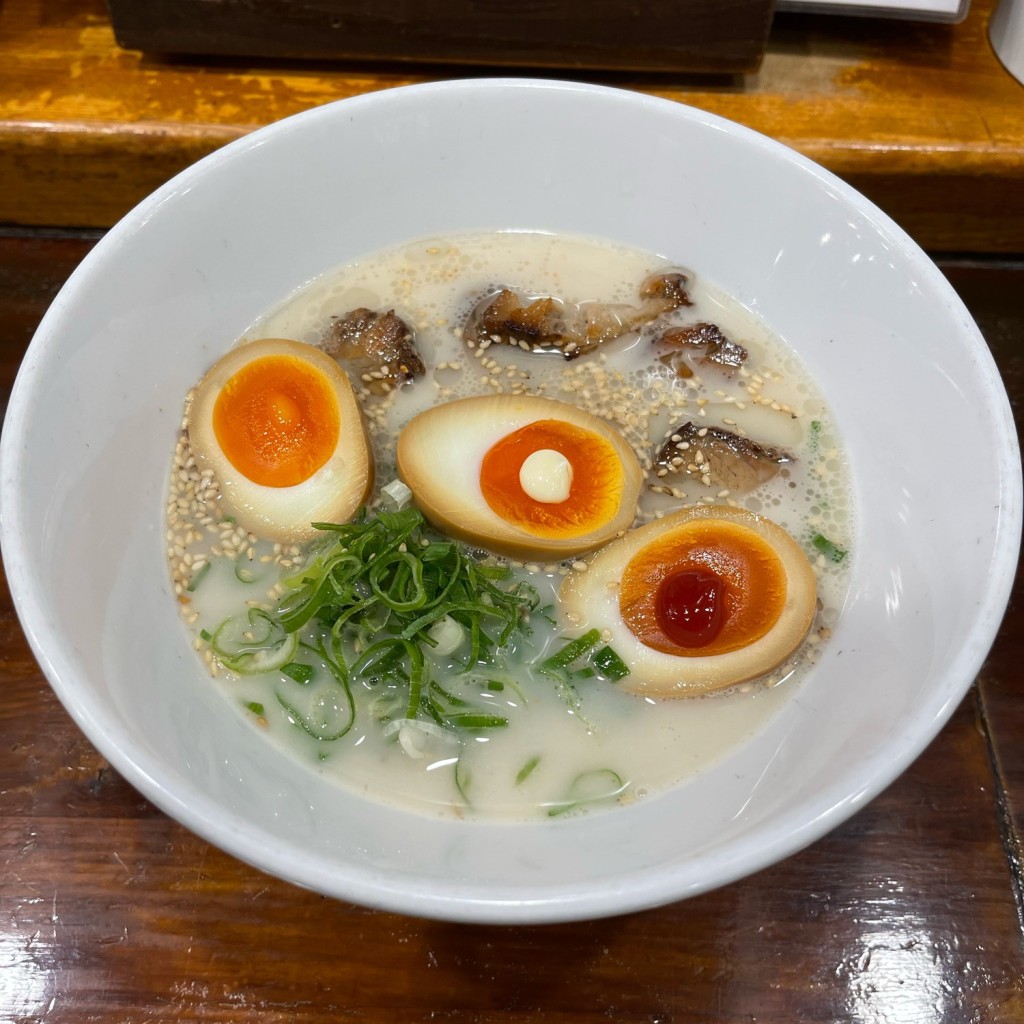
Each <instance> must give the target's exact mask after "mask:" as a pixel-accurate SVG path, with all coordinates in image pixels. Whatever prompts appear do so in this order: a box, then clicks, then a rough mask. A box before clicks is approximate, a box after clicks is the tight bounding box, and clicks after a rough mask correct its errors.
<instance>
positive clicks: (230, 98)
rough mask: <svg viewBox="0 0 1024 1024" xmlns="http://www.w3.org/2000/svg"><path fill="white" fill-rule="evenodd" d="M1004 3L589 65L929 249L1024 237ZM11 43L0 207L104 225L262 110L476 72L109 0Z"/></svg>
mask: <svg viewBox="0 0 1024 1024" xmlns="http://www.w3.org/2000/svg"><path fill="white" fill-rule="evenodd" d="M993 3H994V0H974V3H973V4H972V5H971V12H970V15H969V17H968V19H967V20H966V21H965V22H964V23H963V24H962V25H957V26H949V25H926V24H907V23H893V22H884V21H883V22H879V21H877V20H870V21H867V22H861V21H858V20H856V19H835V18H832V19H829V18H822V17H808V16H795V15H789V16H785V17H782V16H780V17H778V18H777V20H776V23H775V26H774V28H773V31H772V35H771V38H770V40H769V46H768V51H767V53H766V56H765V59H764V62H763V64H762V67H761V69H760V71H759V72H758V73H757V74H753V75H748V76H717V77H711V78H708V77H701V76H692V75H691V76H688V75H660V76H659V75H638V74H632V73H622V74H604V75H590V76H589V78H590V79H591V80H594V81H601V82H606V83H609V84H614V85H619V86H623V87H626V88H631V89H637V90H640V91H643V92H646V93H650V94H652V95H659V96H663V97H666V98H668V99H671V100H674V101H677V102H682V103H688V104H691V105H694V106H697V107H700V108H703V109H705V110H708V111H711V112H712V113H717V114H721V115H723V116H726V117H729V118H731V119H733V120H736V121H738V122H740V123H742V124H745V125H748V126H750V127H752V128H754V129H756V130H758V131H761V132H763V133H765V134H767V135H770V136H772V137H774V138H777V139H779V140H781V141H783V142H785V143H787V144H789V145H791V146H793V147H794V148H796V149H797V150H799V151H800V152H802V153H804V154H806V155H807V156H809V157H811V158H812V159H815V160H817V161H819V162H821V163H822V164H823V165H824V166H826V167H828V168H829V169H831V170H833V171H835V172H836V173H838V174H839V175H840V176H842V177H844V178H846V179H847V180H849V181H850V182H851V183H853V184H854V185H855V186H856V187H858V188H860V189H862V190H863V191H864V192H865V194H867V195H868V197H869V198H872V199H874V200H876V201H877V202H879V204H880V205H882V207H883V208H884V209H886V211H887V212H889V213H890V214H892V215H893V216H894V217H895V219H896V220H897V221H898V222H899V223H900V224H901V225H903V226H904V227H905V228H906V229H907V230H909V231H910V232H911V234H912V235H913V236H914V237H915V238H916V239H917V240H918V241H919V242H921V244H923V245H924V246H926V247H928V248H930V249H945V250H949V249H957V250H964V251H979V252H985V251H987V252H999V251H1002V252H1013V251H1024V103H1022V98H1024V91H1022V87H1021V86H1020V85H1019V83H1017V82H1016V81H1015V80H1014V79H1013V78H1011V77H1010V76H1009V75H1008V74H1007V73H1006V72H1005V70H1004V69H1003V68H1002V66H1001V65H1000V64H999V62H998V61H997V60H996V58H995V56H994V55H993V54H992V52H991V48H990V46H989V44H988V40H987V36H986V25H987V20H988V17H989V15H990V13H991V9H992V6H993ZM0 58H2V59H0V222H2V221H8V222H13V223H20V224H80V225H95V226H105V225H109V224H111V223H112V222H113V221H114V220H116V219H117V218H118V217H120V216H121V215H122V214H123V213H124V212H125V211H127V210H128V209H129V208H130V207H131V206H132V205H133V204H134V203H136V202H137V201H138V200H140V199H141V198H142V197H143V196H145V195H146V194H148V193H149V192H150V191H152V189H153V188H155V187H156V186H158V185H159V184H161V183H162V182H163V181H165V180H167V179H168V178H169V177H171V176H172V175H173V174H174V173H176V172H177V171H179V170H181V169H182V168H184V167H186V166H188V165H189V164H190V163H192V162H194V161H195V160H196V159H198V158H199V157H201V156H203V155H204V154H206V153H209V152H212V151H213V150H214V149H216V148H218V147H219V146H221V145H223V144H224V143H225V142H227V141H230V140H232V139H235V138H238V137H240V136H242V135H244V134H245V133H246V132H248V131H250V130H252V129H253V128H255V127H257V126H260V125H264V124H267V123H269V122H271V121H274V120H277V119H279V118H281V117H285V116H287V115H289V114H293V113H296V112H298V111H301V110H305V109H308V108H309V107H312V106H316V105H319V104H322V103H325V102H328V101H330V100H334V99H339V98H344V97H346V96H354V95H361V94H364V93H367V92H370V91H374V90H378V89H386V88H392V87H395V86H399V85H405V84H412V83H416V82H424V81H431V80H435V79H437V78H445V77H458V76H460V75H465V74H467V71H466V70H465V69H453V68H445V67H441V68H434V67H432V68H429V69H427V68H425V67H424V66H423V65H415V64H411V65H410V64H397V63H396V64H391V65H385V64H369V65H366V64H354V63H344V62H339V63H324V62H320V63H301V64H300V63H287V62H276V63H275V62H271V61H262V62H260V61H246V60H241V59H238V60H227V59H225V60H221V61H208V62H200V61H196V60H189V59H177V60H175V59H170V58H167V59H159V58H156V57H152V56H144V55H143V54H141V53H139V52H138V51H131V50H122V49H120V48H119V47H118V46H117V44H116V42H115V40H114V36H113V32H112V30H111V26H110V22H109V19H108V17H107V14H106V10H105V8H104V6H103V3H102V0H48V2H47V3H43V2H42V0H14V2H8V3H6V4H4V5H3V6H2V7H0ZM469 73H477V72H475V71H474V72H469ZM565 74H566V75H567V76H568V77H572V78H580V77H587V76H584V75H581V73H580V72H578V70H576V69H571V68H567V69H565ZM611 143H612V144H614V140H611Z"/></svg>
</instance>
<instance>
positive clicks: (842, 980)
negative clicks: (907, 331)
mask: <svg viewBox="0 0 1024 1024" xmlns="http://www.w3.org/2000/svg"><path fill="white" fill-rule="evenodd" d="M993 5H994V0H974V2H973V4H972V7H971V12H970V15H969V17H968V19H967V20H966V21H965V22H964V23H963V24H962V25H958V26H948V25H946V26H943V25H920V24H919V25H913V24H900V23H895V22H891V23H888V22H878V21H875V20H871V21H859V20H854V21H847V20H845V19H839V20H836V19H828V18H813V17H806V16H803V17H796V16H790V17H786V18H780V19H778V20H777V23H776V27H775V29H774V30H773V33H772V38H771V41H770V44H769V50H768V53H767V55H766V58H765V61H764V65H763V67H762V69H761V71H760V72H759V73H758V74H756V75H751V76H746V77H735V78H708V77H703V78H696V77H693V76H685V75H682V76H666V75H662V76H657V77H654V76H647V77H645V76H635V75H632V76H631V75H617V76H610V75H605V76H598V75H592V76H589V77H591V78H592V79H593V80H597V81H605V82H609V83H611V84H617V85H622V86H625V87H628V88H635V89H640V90H643V91H646V92H649V93H652V94H657V95H661V96H665V97H667V98H669V99H674V100H679V101H682V102H687V103H692V104H694V105H697V106H700V107H703V108H705V109H707V110H711V111H713V112H716V113H720V114H723V115H725V116H727V117H731V118H733V119H735V120H738V121H741V122H743V123H745V124H748V125H750V126H752V127H754V128H756V129H758V130H760V131H763V132H766V133H767V134H769V135H772V136H774V137H776V138H779V139H781V140H782V141H784V142H787V143H789V144H791V145H793V146H795V147H796V148H797V149H800V150H801V151H802V152H804V153H806V154H808V155H809V156H811V157H813V158H814V159H816V160H819V161H820V162H822V163H823V164H825V165H826V166H828V167H829V168H831V169H832V170H834V171H836V172H837V173H839V174H841V175H842V176H844V177H846V178H847V179H848V180H849V181H851V182H852V183H854V184H855V185H857V186H858V187H859V188H861V189H862V190H863V191H865V192H866V193H867V194H868V195H869V196H870V197H872V198H874V199H875V200H876V201H878V202H879V203H880V205H882V206H883V208H884V209H886V210H887V211H888V212H890V213H891V214H892V215H893V216H894V217H896V219H897V220H898V221H899V222H900V223H901V224H902V225H903V226H904V227H906V228H907V229H908V230H909V231H911V233H912V234H914V235H915V237H917V238H918V240H919V241H921V242H922V244H924V245H925V246H926V247H928V248H929V249H930V251H932V252H943V251H944V252H947V253H949V252H960V253H963V252H971V253H976V254H978V253H983V254H990V255H989V257H988V258H987V259H977V258H972V259H967V258H963V257H960V258H957V259H951V258H947V259H944V260H942V261H941V265H942V267H943V269H944V270H945V272H946V273H947V275H948V276H949V278H950V280H951V281H952V282H953V284H954V286H955V287H956V288H957V289H958V291H959V292H960V294H961V295H962V296H963V298H964V300H965V301H966V302H967V304H968V306H969V307H970V308H971V310H972V312H973V313H974V314H975V316H976V317H977V319H978V321H979V323H980V325H981V327H982V330H983V331H984V333H985V335H986V338H987V339H988V341H989V343H990V345H991V347H992V349H993V352H994V353H995V356H996V359H997V361H998V363H999V366H1000V368H1001V370H1002V373H1003V375H1004V379H1005V380H1006V383H1007V387H1008V389H1009V391H1010V395H1011V398H1012V399H1013V402H1014V408H1015V410H1016V411H1017V413H1018V415H1020V407H1021V405H1020V404H1021V402H1022V401H1024V306H1022V304H1021V301H1020V295H1021V294H1022V293H1024V261H1022V260H1021V259H1020V254H1021V253H1024V86H1021V85H1020V84H1018V83H1017V82H1015V81H1014V80H1013V79H1012V78H1010V76H1009V75H1007V74H1006V72H1005V71H1004V70H1003V69H1002V67H1001V66H1000V65H999V64H998V62H997V61H996V60H995V58H994V56H993V55H992V53H991V51H990V49H989V47H988V43H987V39H986V34H985V32H986V26H987V21H988V18H989V16H990V15H991V11H992V8H993ZM473 73H480V69H466V68H437V67H423V66H405V65H395V66H392V67H386V68H385V67H369V66H363V65H358V64H355V63H350V64H347V65H330V66H327V65H322V64H321V65H296V64H285V63H282V62H278V63H273V62H263V63H261V64H255V63H251V62H245V61H222V62H219V63H216V62H200V61H196V60H192V61H188V60H173V59H169V58H160V57H156V56H152V55H143V54H140V53H136V52H132V51H122V50H120V49H119V48H118V47H117V46H116V43H115V42H114V39H113V34H112V31H111V28H110V24H109V20H108V18H107V16H106V12H105V8H104V5H103V2H102V0H0V224H8V225H27V226H28V227H26V228H25V229H23V230H21V229H19V228H16V227H8V228H7V229H4V228H2V227H0V403H2V405H0V411H2V410H3V409H5V408H6V401H7V396H8V394H9V392H10V388H11V384H12V382H13V379H14V375H15V372H16V370H17V367H18V365H19V363H20V361H21V358H22V355H23V353H24V350H25V346H26V345H27V343H28V340H29V338H30V337H31V334H32V331H33V330H34V327H35V325H36V323H37V322H38V320H39V318H40V316H41V315H42V313H43V311H44V309H45V307H46V305H47V304H48V302H49V301H50V299H51V298H52V296H53V295H54V294H55V292H56V290H57V289H58V288H59V286H60V285H61V284H62V282H63V281H64V279H65V278H66V277H67V275H68V274H69V273H70V272H71V270H72V269H73V268H74V266H75V265H76V264H77V262H78V261H79V260H80V259H81V258H82V257H83V256H84V255H85V254H86V252H87V251H88V250H89V248H90V246H91V244H92V241H93V238H94V237H95V236H91V235H89V234H88V233H81V232H79V233H75V232H67V231H63V230H54V231H46V230H39V228H40V226H43V227H44V228H45V227H46V226H64V225H68V224H71V225H77V226H96V227H103V226H107V225H109V224H111V223H112V222H113V221H114V220H116V219H117V217H119V216H120V215H121V214H122V213H124V212H125V211H126V210H127V209H128V208H129V207H130V206H131V205H133V204H134V203H135V202H136V201H137V200H138V199H140V198H141V197H142V196H143V195H145V194H146V193H147V192H149V191H150V190H151V189H153V188H155V187H156V186H158V185H159V184H161V183H162V182H163V181H165V180H166V179H167V178H168V177H170V176H171V175H172V174H174V173H175V172H176V171H178V170H180V169H181V168H183V167H184V166H186V165H188V164H189V163H191V162H192V161H194V160H195V159H197V158H199V157H201V156H203V155H205V154H206V153H209V152H211V151H212V150H213V149H215V148H216V147H217V146H219V145H221V144H223V143H225V142H228V141H231V140H232V139H235V138H238V137H239V136H241V135H243V134H244V133H246V132H248V131H250V130H252V129H253V128H255V127H258V126H259V125H261V124H265V123H267V122H268V121H271V120H275V119H277V118H279V117H282V116H286V115H287V114H290V113H294V112H296V111H298V110H301V109H305V108H307V107H309V106H313V105H315V104H318V103H323V102H326V101H328V100H330V99H334V98H337V97H343V96H350V95H356V94H359V93H363V92H368V91H371V90H374V89H380V88H388V87H392V86H397V85H402V84H407V83H413V82H419V81H427V80H431V79H434V78H442V77H452V76H454V75H462V74H473ZM573 77H581V76H579V75H574V76H573ZM1000 253H1002V254H1017V258H1016V259H1014V258H1002V259H995V258H993V257H992V256H991V254H1000ZM1018 425H1019V421H1018ZM1021 598H1022V595H1021V590H1020V587H1019V586H1018V588H1017V589H1016V590H1015V592H1014V596H1013V599H1012V601H1011V605H1010V608H1009V611H1008V613H1007V618H1006V621H1005V622H1004V624H1003V628H1002V630H1001V632H1000V635H999V638H998V640H997V643H996V645H995V647H994V649H993V651H992V653H991V656H990V657H989V659H988V661H987V663H986V664H985V666H984V669H983V671H982V672H981V674H980V676H979V678H978V680H977V681H976V683H975V685H974V686H973V687H972V689H971V691H970V692H969V694H968V696H967V697H966V699H965V700H964V702H963V704H962V706H961V707H960V708H959V709H958V711H957V712H956V714H955V715H954V716H953V718H952V720H951V721H950V722H949V724H948V725H947V726H946V728H944V729H943V730H942V732H941V733H940V734H939V736H938V737H937V738H936V739H935V741H934V742H933V743H932V745H931V746H930V747H929V749H928V750H927V751H926V752H925V753H924V754H923V755H922V757H921V758H920V759H919V760H918V761H917V763H915V764H914V765H913V766H912V767H911V769H910V770H908V771H907V772H906V773H905V774H904V775H903V776H902V777H901V778H900V779H898V780H897V781H896V782H895V783H894V784H893V785H892V786H891V787H890V788H889V789H888V790H887V791H886V792H885V793H883V794H882V795H881V796H880V797H878V798H877V799H876V800H875V801H874V802H873V803H872V804H870V805H869V806H868V807H867V808H866V809H864V810H863V811H861V812H860V813H859V814H858V815H857V816H856V817H854V818H853V819H851V820H850V821H849V822H847V823H846V824H845V825H843V826H842V827H840V828H838V829H837V830H836V831H834V832H833V833H831V834H830V835H828V836H827V837H825V838H824V839H822V840H820V841H819V842H817V843H816V844H814V845H813V846H812V847H810V848H809V849H807V850H805V851H804V852H802V853H800V854H798V855H796V856H794V857H792V858H790V859H789V860H787V861H785V862H783V863H781V864H779V865H776V866H774V867H772V868H769V869H766V870H764V871H762V872H761V873H759V874H758V875H756V876H754V877H751V878H748V879H745V880H743V881H740V882H737V883H735V884H733V885H730V886H728V887H725V888H723V889H720V890H718V891H716V892H712V893H709V894H706V895H704V896H700V897H697V898H695V899H692V900H689V901H686V902H682V903H677V904H674V905H671V906H668V907H664V908H662V909H659V910H652V911H647V912H644V913H639V914H635V915H629V916H624V917H619V918H615V919H610V920H605V921H599V922H593V923H581V924H566V925H554V926H547V927H536V928H527V927H470V926H462V925H454V924H440V923H436V922H426V921H420V920H414V919H409V918H404V917H400V916H396V915H392V914H385V913H380V912H374V911H370V910H365V909H361V908H359V907H354V906H350V905H347V904H343V903H338V902H334V901H331V900H326V899H323V898H321V897H318V896H315V895H312V894H310V893H308V892H304V891H301V890H299V889H296V888H294V887H292V886H290V885H288V884H286V883H283V882H279V881H276V880H274V879H271V878H269V877H266V876H264V875H262V874H260V873H259V872H257V871H255V870H254V869H252V868H249V867H247V866H245V865H243V864H240V863H239V862H237V861H235V860H233V859H232V858H231V857H229V856H227V855H225V854H223V853H221V852H219V851H218V850H216V849H214V848H212V847H210V846H209V845H208V844H207V843H205V842H204V841H202V840H200V839H198V838H197V837H195V836H194V835H192V834H190V833H188V832H187V831H185V830H184V829H182V828H181V827H180V826H178V825H177V824H175V823H174V822H173V821H171V820H169V819H168V818H167V817H165V816H164V815H163V814H162V813H161V812H159V811H158V810H156V809H155V808H154V807H152V806H151V805H150V804H149V803H147V802H146V801H145V800H144V799H142V797H140V796H139V795H138V793H136V792H135V791H134V790H133V789H132V788H131V787H130V786H129V785H127V784H126V783H125V782H124V781H123V780H122V779H121V778H119V777H118V776H117V774H116V773H115V772H113V771H112V770H111V768H110V767H109V766H108V765H107V764H106V763H105V762H104V760H103V759H102V758H101V757H100V756H99V755H98V754H97V753H96V751H95V750H94V749H93V748H92V747H91V745H90V744H89V743H88V742H87V741H86V740H85V739H84V737H83V736H82V735H81V734H80V733H79V732H78V730H77V729H76V727H75V726H74V725H73V723H72V722H71V720H70V719H69V717H68V716H67V714H66V713H65V712H64V710H63V709H62V707H61V706H60V704H59V703H58V702H57V700H56V698H55V697H54V696H53V694H52V692H51V691H50V689H49V687H48V685H47V684H46V682H45V680H44V679H43V677H42V675H41V673H40V670H39V668H38V666H37V665H36V663H35V661H34V659H33V657H32V655H31V653H30V651H29V648H28V645H27V643H26V640H25V638H24V636H23V634H22V631H21V629H20V626H19V625H18V622H17V619H16V617H15V613H14V610H13V607H12V602H11V598H10V594H9V591H8V589H7V586H6V579H3V580H2V582H0V1022H4V1024H6V1022H17V1024H20V1022H42V1021H56V1022H64V1021H67V1022H73V1024H78V1022H100V1024H106V1022H118V1024H129V1022H133V1024H141V1022H145V1021H197V1022H198V1021H203V1022H210V1021H214V1022H242V1021H245V1022H248V1021H253V1020H259V1021H266V1022H270V1024H275V1022H286V1021H287V1022H292V1021H299V1022H327V1021H331V1022H353V1024H355V1022H371V1024H384V1022H403V1024H405V1022H419V1021H424V1022H425V1021H455V1022H473V1024H487V1022H499V1021H501V1022H506V1021H507V1022H510V1024H511V1022H536V1024H584V1022H588V1024H589V1022H598V1021H600V1022H604V1024H606V1022H608V1021H612V1022H629V1024H714V1022H728V1024H732V1022H751V1024H753V1022H761V1024H763V1022H773V1024H793V1022H797V1021H808V1022H816V1024H820V1022H833V1021H835V1022H839V1021H842V1022H847V1021H848V1022H851V1024H853V1022H856V1024H918V1022H920V1024H934V1022H943V1024H945V1022H948V1024H960V1022H980V1024H988V1022H998V1024H1002V1022H1006V1024H1020V1022H1022V1021H1024V847H1022V836H1024V671H1022V669H1021V667H1020V666H1021V665H1022V664H1024V604H1022V600H1021Z"/></svg>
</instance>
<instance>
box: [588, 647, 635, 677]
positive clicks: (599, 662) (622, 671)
mask: <svg viewBox="0 0 1024 1024" xmlns="http://www.w3.org/2000/svg"><path fill="white" fill-rule="evenodd" d="M590 660H591V662H592V663H593V665H594V668H596V669H597V671H598V672H600V673H601V675H603V676H604V677H605V679H610V680H612V682H618V681H619V680H620V679H625V677H626V676H628V675H629V666H628V665H627V664H626V663H625V662H624V661H623V660H622V659H621V658H620V657H619V656H618V654H616V653H615V651H614V650H612V648H611V647H608V646H605V647H602V648H601V649H600V650H599V651H595V652H594V654H593V656H592V657H591V659H590Z"/></svg>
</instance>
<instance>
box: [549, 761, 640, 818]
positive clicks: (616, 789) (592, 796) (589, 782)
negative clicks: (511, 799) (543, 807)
mask: <svg viewBox="0 0 1024 1024" xmlns="http://www.w3.org/2000/svg"><path fill="white" fill-rule="evenodd" d="M628 785H629V784H628V783H627V782H623V780H622V776H621V775H619V774H618V772H614V771H612V770H611V768H598V769H596V770H595V771H591V772H583V773H582V774H581V775H577V776H576V778H575V779H573V781H572V785H571V786H570V787H569V792H568V793H567V794H566V799H565V800H564V801H561V802H560V803H557V804H554V805H553V806H551V807H549V808H548V816H549V817H551V818H554V817H556V816H557V815H559V814H565V813H566V812H568V811H573V810H576V809H577V808H579V807H585V806H587V805H588V804H594V803H599V802H601V801H603V800H612V799H614V798H615V797H617V796H619V795H621V794H622V793H623V792H625V790H626V788H627V786H628Z"/></svg>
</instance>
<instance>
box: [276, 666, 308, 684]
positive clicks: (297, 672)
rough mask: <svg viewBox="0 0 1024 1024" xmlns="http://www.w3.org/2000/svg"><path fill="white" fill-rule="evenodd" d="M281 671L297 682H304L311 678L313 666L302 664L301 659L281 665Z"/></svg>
mask: <svg viewBox="0 0 1024 1024" xmlns="http://www.w3.org/2000/svg"><path fill="white" fill-rule="evenodd" d="M281 671H282V672H283V673H284V674H285V675H286V676H288V678H289V679H294V680H295V682H297V683H302V684H306V683H308V682H309V681H310V680H311V679H312V678H313V666H312V665H304V664H303V663H302V662H301V661H290V662H288V664H287V665H282V666H281Z"/></svg>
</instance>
